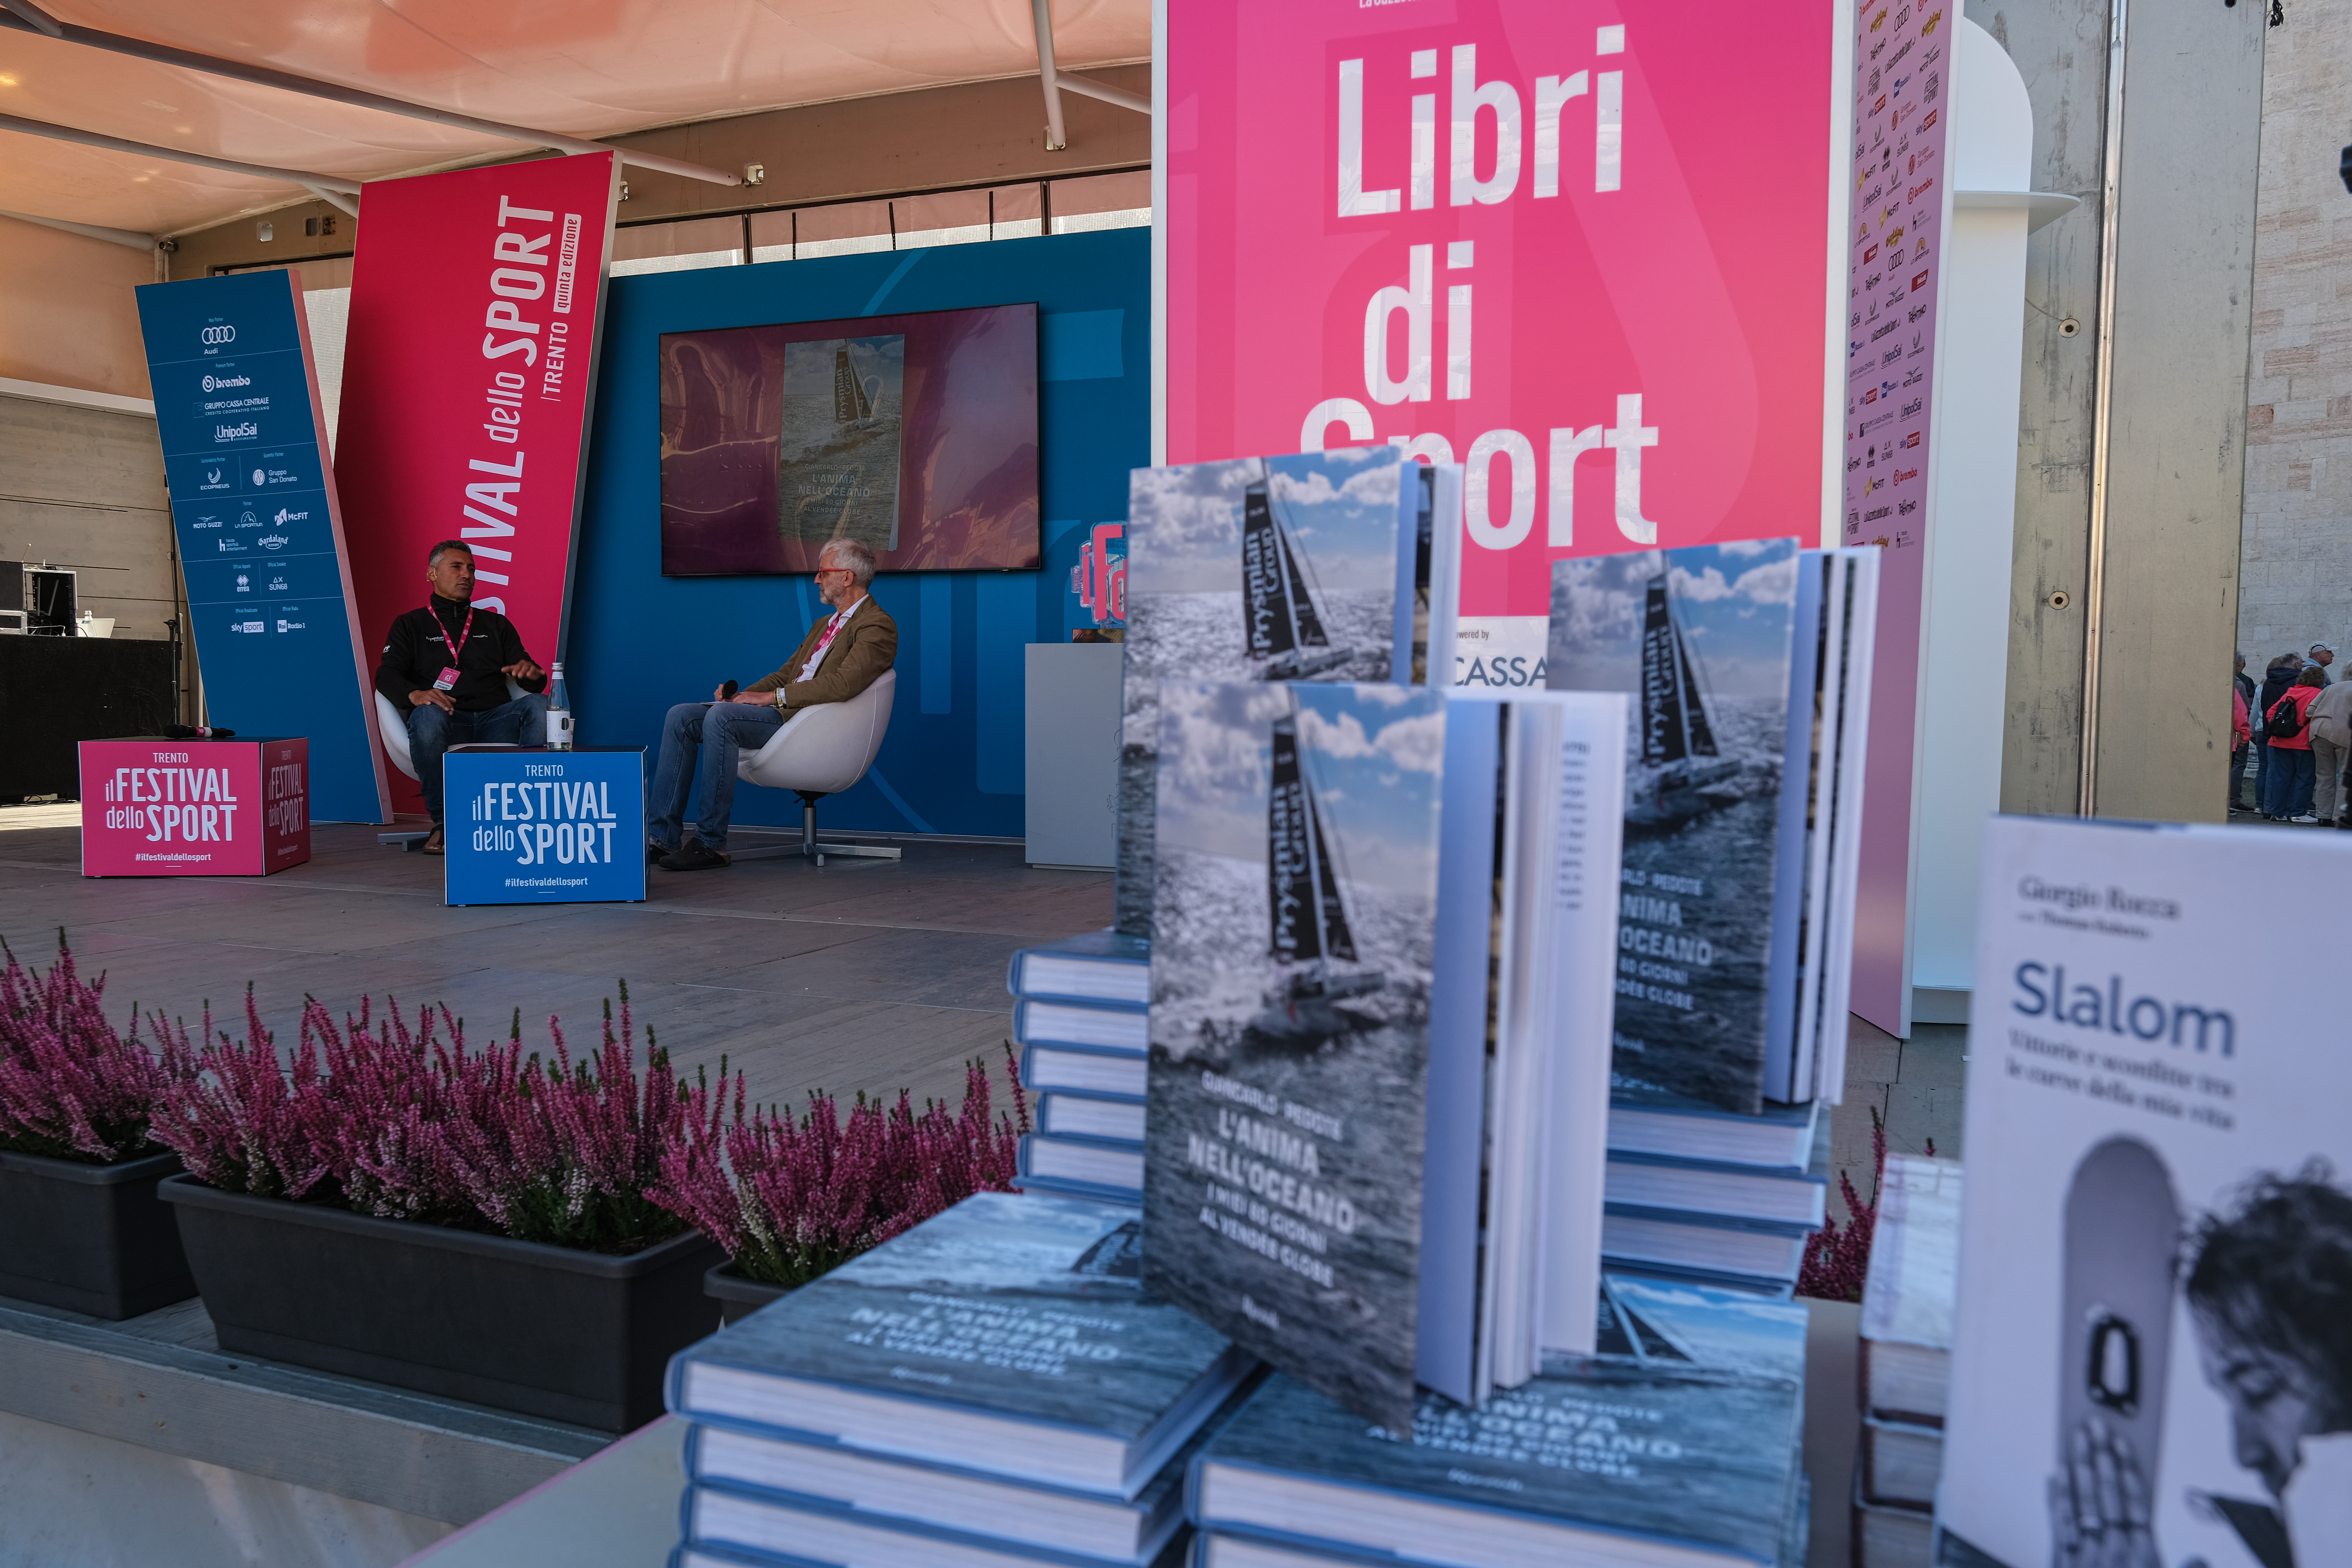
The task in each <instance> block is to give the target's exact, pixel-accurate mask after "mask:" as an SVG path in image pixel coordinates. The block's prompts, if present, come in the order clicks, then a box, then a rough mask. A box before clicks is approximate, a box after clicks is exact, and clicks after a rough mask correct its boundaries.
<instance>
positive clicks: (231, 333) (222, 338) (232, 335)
mask: <svg viewBox="0 0 2352 1568" xmlns="http://www.w3.org/2000/svg"><path fill="white" fill-rule="evenodd" d="M196 336H197V339H198V341H199V342H207V343H213V344H220V343H233V342H236V328H235V327H233V326H229V325H226V324H225V323H224V324H223V325H220V326H216V327H206V328H205V330H204V331H201V332H199V333H197V334H196ZM208 390H209V389H208Z"/></svg>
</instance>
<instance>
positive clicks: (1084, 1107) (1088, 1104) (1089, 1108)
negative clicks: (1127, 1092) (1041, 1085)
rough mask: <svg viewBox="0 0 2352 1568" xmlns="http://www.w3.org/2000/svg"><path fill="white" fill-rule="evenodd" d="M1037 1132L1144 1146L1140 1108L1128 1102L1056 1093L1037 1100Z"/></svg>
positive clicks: (1060, 1090) (1098, 1096)
mask: <svg viewBox="0 0 2352 1568" xmlns="http://www.w3.org/2000/svg"><path fill="white" fill-rule="evenodd" d="M1037 1131H1040V1132H1043V1133H1045V1134H1047V1135H1049V1136H1059V1135H1060V1134H1063V1133H1066V1132H1074V1133H1076V1134H1077V1135H1078V1136H1079V1137H1081V1138H1111V1139H1117V1140H1118V1141H1119V1142H1125V1143H1130V1144H1133V1145H1134V1146H1135V1147H1136V1148H1138V1149H1140V1148H1142V1146H1143V1107H1142V1106H1140V1105H1139V1104H1137V1103H1135V1102H1134V1101H1133V1100H1114V1099H1111V1098H1110V1097H1108V1096H1107V1095H1096V1094H1079V1093H1076V1092H1075V1091H1073V1090H1070V1089H1051V1090H1048V1091H1047V1092H1045V1093H1043V1094H1040V1095H1039V1096H1038V1097H1037Z"/></svg>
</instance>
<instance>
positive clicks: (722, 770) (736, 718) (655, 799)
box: [646, 702, 784, 849]
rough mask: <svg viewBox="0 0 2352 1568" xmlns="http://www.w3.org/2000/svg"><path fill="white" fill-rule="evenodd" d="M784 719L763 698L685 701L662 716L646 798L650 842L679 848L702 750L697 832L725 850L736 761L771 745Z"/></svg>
mask: <svg viewBox="0 0 2352 1568" xmlns="http://www.w3.org/2000/svg"><path fill="white" fill-rule="evenodd" d="M783 723H784V719H783V715H782V714H781V713H779V712H777V711H776V710H775V709H774V708H773V707H772V706H770V705H768V704H767V703H764V702H763V703H761V704H759V705H757V706H754V705H752V704H751V703H749V702H681V703H679V704H678V705H677V707H675V708H673V709H671V710H669V714H668V716H667V718H665V719H663V720H662V738H661V758H660V760H659V761H658V762H656V763H655V764H654V787H653V789H652V791H651V792H650V793H649V794H648V795H646V840H647V841H648V842H650V843H654V844H658V845H660V846H661V847H663V848H665V849H675V848H677V847H678V842H679V837H678V835H679V830H680V827H681V825H682V824H683V823H684V821H685V819H686V803H687V795H688V793H689V792H690V791H691V790H692V789H693V787H694V762H695V753H696V752H697V751H699V752H701V754H702V802H701V807H700V809H699V810H698V811H697V812H696V813H695V818H694V836H695V837H698V838H699V839H701V840H702V841H703V842H704V843H705V844H708V845H709V846H710V847H711V848H713V849H724V848H726V847H727V819H728V817H729V816H730V815H732V814H733V812H734V810H735V759H736V758H737V757H738V756H739V755H740V754H741V753H742V752H756V751H758V750H759V749H760V748H761V747H762V746H764V745H766V744H767V743H768V740H769V738H770V737H771V736H772V735H773V734H775V732H776V731H778V730H780V729H782V728H783Z"/></svg>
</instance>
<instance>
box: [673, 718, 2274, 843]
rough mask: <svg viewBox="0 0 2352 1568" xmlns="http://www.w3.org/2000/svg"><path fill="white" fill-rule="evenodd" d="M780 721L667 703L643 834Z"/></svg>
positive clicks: (731, 771)
mask: <svg viewBox="0 0 2352 1568" xmlns="http://www.w3.org/2000/svg"><path fill="white" fill-rule="evenodd" d="M783 723H784V720H783V715H782V714H781V713H778V712H777V711H776V710H775V709H774V708H773V707H772V706H770V705H769V704H767V703H764V702H763V703H760V704H759V705H757V706H754V705H752V704H751V703H749V702H681V703H679V704H678V705H677V707H675V708H673V709H671V710H669V716H668V717H667V718H666V719H664V720H663V721H662V737H661V757H660V760H659V761H657V762H656V763H655V764H654V787H653V789H652V791H651V793H649V794H648V795H646V839H647V840H648V841H649V842H652V843H655V844H658V845H660V846H661V847H663V848H665V849H675V848H677V846H678V841H679V832H680V826H681V824H682V823H683V822H684V820H685V817H686V804H687V795H688V793H689V792H690V791H691V790H692V789H693V787H694V763H695V753H696V752H701V756H702V801H701V806H700V809H699V810H698V811H697V812H696V813H695V817H694V834H695V837H698V838H699V839H701V840H702V841H703V842H704V843H705V844H708V845H709V846H710V847H712V848H713V849H724V848H725V847H727V819H728V817H729V816H730V815H732V814H733V812H734V810H735V759H736V758H737V757H738V756H739V755H740V754H741V753H742V752H756V751H758V750H759V749H760V748H761V747H762V746H764V745H766V744H767V743H768V740H769V737H771V736H772V735H773V734H775V732H776V731H778V730H780V729H782V727H783ZM2309 793H2310V792H2309V791H2308V790H2306V791H2305V795H2308V794H2309Z"/></svg>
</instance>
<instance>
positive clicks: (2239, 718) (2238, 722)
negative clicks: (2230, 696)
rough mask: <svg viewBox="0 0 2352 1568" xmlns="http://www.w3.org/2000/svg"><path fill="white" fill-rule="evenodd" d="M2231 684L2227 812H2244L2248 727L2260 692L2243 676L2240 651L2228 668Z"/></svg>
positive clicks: (2244, 672) (2243, 662)
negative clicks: (2234, 705)
mask: <svg viewBox="0 0 2352 1568" xmlns="http://www.w3.org/2000/svg"><path fill="white" fill-rule="evenodd" d="M2230 684H2231V688H2232V689H2234V690H2235V691H2236V692H2237V713H2236V717H2235V720H2234V721H2233V723H2234V728H2233V729H2232V730H2231V735H2232V736H2233V737H2234V739H2233V740H2232V741H2231V743H2230V807H2229V809H2230V810H2231V811H2243V810H2245V809H2246V803H2245V801H2244V799H2243V798H2242V797H2243V795H2244V794H2245V788H2246V747H2247V746H2248V745H2249V744H2251V743H2252V731H2251V729H2250V726H2251V725H2252V723H2253V714H2254V702H2255V700H2256V699H2257V698H2259V697H2260V696H2261V692H2260V690H2259V689H2257V688H2256V687H2255V685H2254V678H2253V677H2252V676H2251V675H2248V674H2247V673H2246V655H2245V652H2244V650H2243V649H2241V650H2240V651H2239V653H2238V662H2237V663H2236V664H2235V665H2234V666H2232V667H2231V673H2230ZM2257 804H2259V800H2258V801H2257Z"/></svg>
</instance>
